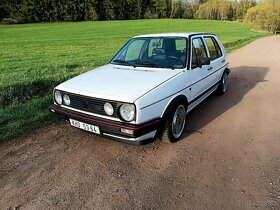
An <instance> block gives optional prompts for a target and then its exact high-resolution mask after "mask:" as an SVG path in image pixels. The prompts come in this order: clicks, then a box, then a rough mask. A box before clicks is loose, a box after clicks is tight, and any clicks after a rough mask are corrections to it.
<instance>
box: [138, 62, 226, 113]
mask: <svg viewBox="0 0 280 210" xmlns="http://www.w3.org/2000/svg"><path fill="white" fill-rule="evenodd" d="M227 65H228V63H227V64H225V65H224V66H222V67H221V68H219V69H218V70H216V71H214V72H212V73H211V74H209V75H207V76H206V77H203V78H202V79H200V80H198V81H196V82H194V83H193V84H191V85H189V86H187V87H185V88H183V89H181V90H179V91H177V92H176V93H173V94H171V95H169V96H166V97H165V98H163V99H160V100H158V101H156V102H154V103H151V104H149V105H147V106H144V107H142V108H140V110H142V109H145V108H147V107H149V106H152V105H154V104H157V103H159V102H161V101H163V100H165V99H167V98H169V97H171V96H173V95H176V94H177V93H179V92H181V91H183V90H185V89H187V88H189V87H191V86H192V85H195V84H196V83H198V82H200V81H202V80H204V79H205V78H207V77H209V76H211V75H212V74H214V73H216V72H217V71H219V70H221V69H222V68H224V67H226V66H227ZM218 83H219V82H218ZM207 90H208V89H207ZM149 92H150V91H149ZM206 92H207V91H206Z"/></svg>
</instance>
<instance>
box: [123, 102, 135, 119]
mask: <svg viewBox="0 0 280 210" xmlns="http://www.w3.org/2000/svg"><path fill="white" fill-rule="evenodd" d="M120 115H121V117H122V118H123V119H124V120H125V121H128V122H130V121H132V120H133V119H134V117H135V107H134V105H133V104H123V105H121V107H120Z"/></svg>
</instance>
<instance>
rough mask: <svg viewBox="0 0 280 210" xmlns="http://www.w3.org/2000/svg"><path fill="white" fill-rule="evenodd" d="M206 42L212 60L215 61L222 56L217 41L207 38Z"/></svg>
mask: <svg viewBox="0 0 280 210" xmlns="http://www.w3.org/2000/svg"><path fill="white" fill-rule="evenodd" d="M204 41H205V43H206V45H207V47H208V50H209V53H210V59H211V60H215V59H217V58H219V57H221V56H222V52H221V49H220V47H219V45H218V43H217V41H216V40H215V39H214V38H213V37H206V38H204Z"/></svg>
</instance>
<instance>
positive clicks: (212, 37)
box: [203, 35, 224, 62]
mask: <svg viewBox="0 0 280 210" xmlns="http://www.w3.org/2000/svg"><path fill="white" fill-rule="evenodd" d="M206 38H210V39H211V40H213V44H214V47H215V49H216V46H217V47H218V50H219V51H220V53H221V55H220V56H219V57H217V58H215V59H213V60H212V58H211V54H210V51H209V48H208V46H207V43H206V40H204V39H206ZM203 41H204V43H205V45H206V47H207V51H208V54H209V58H210V60H211V62H212V61H215V60H217V59H219V58H221V57H223V55H224V54H223V51H222V49H221V46H220V45H219V43H218V41H217V39H216V38H215V37H214V36H211V35H207V36H203ZM215 43H216V46H215ZM216 50H217V49H216Z"/></svg>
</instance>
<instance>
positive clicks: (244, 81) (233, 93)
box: [182, 66, 269, 139]
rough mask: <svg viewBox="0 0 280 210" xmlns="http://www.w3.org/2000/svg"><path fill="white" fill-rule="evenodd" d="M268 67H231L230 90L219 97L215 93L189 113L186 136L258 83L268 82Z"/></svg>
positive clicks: (198, 129)
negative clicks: (266, 77) (266, 78)
mask: <svg viewBox="0 0 280 210" xmlns="http://www.w3.org/2000/svg"><path fill="white" fill-rule="evenodd" d="M268 71H269V68H267V67H255V66H240V67H234V68H231V73H230V75H229V89H228V91H227V92H226V93H225V94H224V95H222V96H220V97H218V96H217V94H215V93H213V94H212V95H211V96H209V97H208V98H207V99H205V100H204V101H203V102H202V103H201V104H199V105H198V106H197V107H196V108H195V109H194V110H192V111H191V112H190V113H189V114H188V115H187V123H186V127H185V133H184V134H183V136H182V139H183V138H186V137H188V136H190V135H191V134H192V133H194V132H199V133H201V132H200V129H201V128H202V127H204V126H205V125H207V124H208V123H210V122H211V121H213V120H214V119H215V118H217V117H219V116H220V115H222V114H223V113H224V112H226V111H227V110H229V109H230V108H232V107H233V106H235V105H237V104H238V103H239V102H240V101H241V100H242V99H243V97H244V96H245V95H246V94H247V93H248V92H249V91H250V90H252V89H253V88H254V87H255V86H256V85H257V84H258V83H260V82H266V80H265V79H264V78H265V76H266V74H267V73H268Z"/></svg>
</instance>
